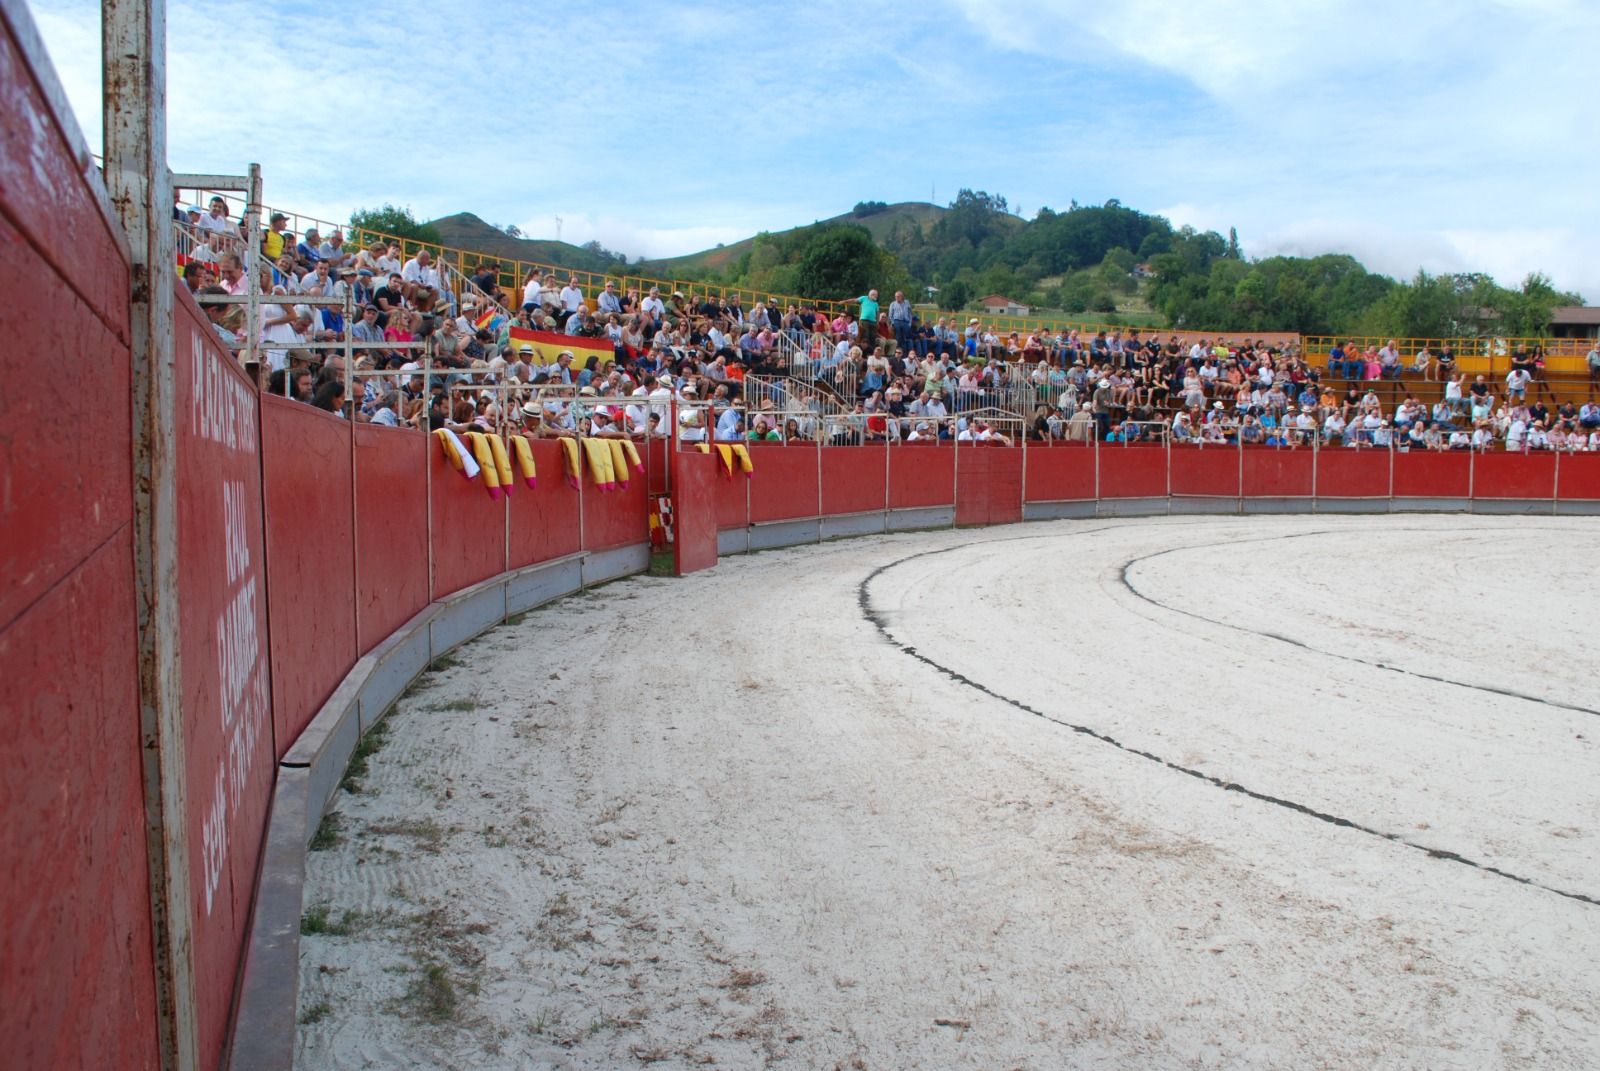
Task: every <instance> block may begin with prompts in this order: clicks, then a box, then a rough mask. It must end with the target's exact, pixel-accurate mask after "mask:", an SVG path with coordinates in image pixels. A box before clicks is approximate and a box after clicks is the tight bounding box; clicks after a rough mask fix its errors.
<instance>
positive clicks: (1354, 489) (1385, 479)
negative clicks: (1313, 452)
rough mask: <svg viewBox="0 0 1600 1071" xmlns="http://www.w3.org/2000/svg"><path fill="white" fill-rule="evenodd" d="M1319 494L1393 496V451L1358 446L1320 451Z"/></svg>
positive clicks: (1323, 495) (1318, 454) (1319, 496)
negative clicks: (1390, 459)
mask: <svg viewBox="0 0 1600 1071" xmlns="http://www.w3.org/2000/svg"><path fill="white" fill-rule="evenodd" d="M1317 497H1318V498H1387V497H1389V451H1387V450H1366V449H1362V448H1360V447H1354V446H1330V447H1328V448H1327V449H1325V450H1319V451H1317Z"/></svg>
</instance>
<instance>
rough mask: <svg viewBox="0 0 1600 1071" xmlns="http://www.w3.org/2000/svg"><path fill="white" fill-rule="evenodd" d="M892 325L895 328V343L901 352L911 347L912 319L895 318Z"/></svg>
mask: <svg viewBox="0 0 1600 1071" xmlns="http://www.w3.org/2000/svg"><path fill="white" fill-rule="evenodd" d="M890 326H891V327H893V328H894V345H895V348H896V349H898V350H899V351H900V352H901V353H904V352H905V351H906V350H909V349H910V348H911V321H910V320H893V321H891V322H890Z"/></svg>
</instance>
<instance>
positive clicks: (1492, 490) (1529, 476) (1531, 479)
mask: <svg viewBox="0 0 1600 1071" xmlns="http://www.w3.org/2000/svg"><path fill="white" fill-rule="evenodd" d="M1555 495H1556V459H1555V455H1554V454H1550V453H1542V454H1478V455H1476V456H1475V457H1474V458H1473V459H1472V497H1473V498H1545V499H1552V498H1555Z"/></svg>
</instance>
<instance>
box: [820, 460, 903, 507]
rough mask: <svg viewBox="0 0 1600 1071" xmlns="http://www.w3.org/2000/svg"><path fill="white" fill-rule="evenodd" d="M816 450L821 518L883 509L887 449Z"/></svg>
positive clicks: (886, 498) (885, 494) (886, 495)
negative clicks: (819, 462)
mask: <svg viewBox="0 0 1600 1071" xmlns="http://www.w3.org/2000/svg"><path fill="white" fill-rule="evenodd" d="M819 449H820V450H821V451H822V469H821V471H822V512H823V514H824V515H828V514H841V513H866V512H868V511H870V510H881V509H883V508H884V504H885V503H886V502H888V494H887V488H886V486H885V483H884V481H885V479H886V470H885V466H886V464H887V461H888V458H886V457H885V456H884V454H885V451H889V448H888V447H887V446H823V447H819ZM889 452H891V453H892V451H889Z"/></svg>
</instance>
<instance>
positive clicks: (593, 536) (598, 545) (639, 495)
mask: <svg viewBox="0 0 1600 1071" xmlns="http://www.w3.org/2000/svg"><path fill="white" fill-rule="evenodd" d="M639 459H640V460H641V461H643V460H644V455H643V454H640V455H639ZM718 464H719V465H720V464H721V462H720V461H719V462H718ZM734 479H736V480H739V481H740V482H743V481H744V477H743V476H740V475H735V476H734ZM649 485H650V480H649V475H648V474H647V473H641V472H635V473H633V474H632V475H631V476H630V477H629V479H628V486H627V487H622V488H618V489H617V490H615V491H600V490H597V489H596V488H595V485H594V484H593V483H592V482H590V481H589V479H588V477H587V476H586V477H584V485H583V549H584V550H611V549H613V548H615V547H626V546H632V545H633V544H636V543H645V542H648V541H649V539H650V517H649V513H648V496H647V494H646V492H647V490H648V488H649Z"/></svg>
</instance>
